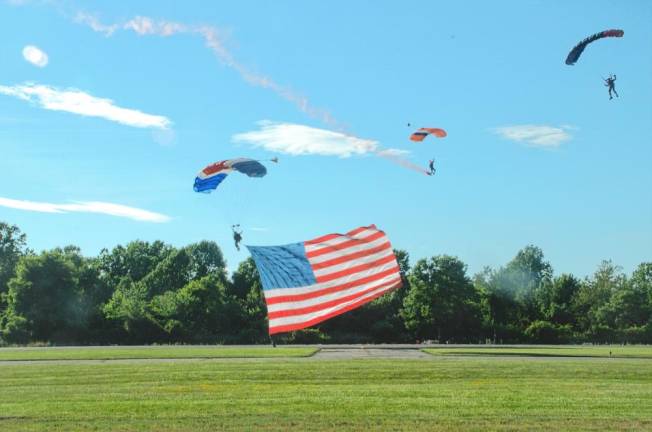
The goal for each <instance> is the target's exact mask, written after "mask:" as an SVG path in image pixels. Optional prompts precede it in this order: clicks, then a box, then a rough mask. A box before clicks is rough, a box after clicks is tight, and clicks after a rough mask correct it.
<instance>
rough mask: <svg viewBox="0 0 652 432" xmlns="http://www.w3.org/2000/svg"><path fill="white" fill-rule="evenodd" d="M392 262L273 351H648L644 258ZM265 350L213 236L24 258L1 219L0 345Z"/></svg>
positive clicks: (650, 323) (244, 292)
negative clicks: (476, 265)
mask: <svg viewBox="0 0 652 432" xmlns="http://www.w3.org/2000/svg"><path fill="white" fill-rule="evenodd" d="M395 253H396V256H397V259H398V261H399V265H400V268H401V275H402V279H403V287H402V288H401V289H399V290H396V291H393V292H392V293H389V294H387V295H385V296H382V297H380V298H378V299H376V300H375V301H373V302H372V303H369V304H367V305H365V306H363V307H362V308H359V309H357V310H354V311H351V312H348V313H346V314H343V315H340V316H338V317H336V318H333V319H331V320H329V321H326V322H324V323H322V324H321V325H319V326H316V327H314V328H311V329H306V330H301V331H296V332H292V333H288V334H284V335H277V336H275V338H276V342H279V343H318V342H320V343H371V342H375V343H383V342H384V343H389V342H394V343H400V342H415V341H426V340H432V341H437V342H440V343H487V342H492V343H587V342H589V343H652V263H641V264H640V265H639V266H638V267H637V268H636V269H635V270H634V272H633V273H632V274H631V275H626V274H624V273H623V272H622V269H621V268H620V267H618V266H616V265H614V264H613V263H612V262H611V261H603V262H602V263H601V264H600V265H599V266H598V268H597V269H596V271H595V273H594V274H593V275H591V276H589V277H585V278H583V279H580V278H578V277H576V276H574V275H572V274H561V275H555V274H554V273H553V269H552V266H551V265H550V263H549V262H547V261H546V260H545V257H544V254H543V252H542V250H541V249H540V248H538V247H536V246H532V245H529V246H526V247H524V248H523V249H521V250H520V251H518V253H517V254H516V255H515V256H514V258H513V259H512V260H511V261H509V262H508V263H507V264H505V265H504V266H502V267H499V268H495V269H492V268H488V267H487V268H485V269H484V270H483V271H481V272H479V273H478V274H475V275H472V276H471V275H469V274H468V272H467V266H466V265H465V264H464V262H462V261H461V260H460V259H459V258H457V257H453V256H448V255H437V256H433V257H430V258H425V259H420V260H418V261H417V262H415V263H414V264H413V265H412V264H411V263H410V259H409V254H408V253H407V252H406V251H402V250H395ZM269 342H270V339H269V336H268V334H267V318H266V307H265V302H264V297H263V294H262V287H261V285H260V280H259V278H258V273H257V271H256V267H255V265H254V262H253V260H252V259H251V258H248V259H247V260H245V261H243V262H242V263H240V265H239V266H238V268H237V269H236V270H235V271H234V272H233V273H232V274H231V275H229V274H228V272H227V269H226V263H225V261H224V257H223V255H222V252H221V250H220V248H219V246H218V245H217V244H216V243H215V242H212V241H202V242H199V243H194V244H191V245H188V246H185V247H183V248H176V247H173V246H171V245H168V244H165V243H164V242H161V241H154V242H145V241H139V240H137V241H132V242H130V243H128V244H127V245H125V246H122V245H119V246H116V247H114V248H113V249H111V250H108V249H103V250H102V251H101V252H100V253H99V255H98V256H96V257H85V256H83V255H82V253H81V251H80V249H79V248H78V247H76V246H66V247H63V248H55V249H52V250H47V251H43V252H41V253H35V252H34V251H32V250H30V249H29V248H28V247H27V239H26V236H25V234H24V233H22V232H21V230H20V229H19V227H17V226H15V225H9V224H7V223H3V222H0V345H3V344H4V345H6V344H29V343H50V344H150V343H193V344H203V343H207V344H214V343H219V344H236V343H237V344H244V343H246V344H257V343H261V344H263V343H269Z"/></svg>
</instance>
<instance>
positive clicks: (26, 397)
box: [0, 356, 652, 431]
mask: <svg viewBox="0 0 652 432" xmlns="http://www.w3.org/2000/svg"><path fill="white" fill-rule="evenodd" d="M290 429H292V430H296V431H303V430H330V431H336V430H337V431H339V430H401V431H414V430H460V429H464V430H482V431H490V430H499V429H500V430H524V429H526V430H546V431H557V430H600V431H604V430H618V429H627V430H641V431H642V430H651V429H652V361H648V360H643V359H615V358H610V359H600V358H545V357H544V358H531V359H527V358H526V359H524V358H516V357H501V358H498V357H496V358H487V357H482V358H480V357H460V356H456V357H444V356H441V357H439V356H433V358H432V359H426V360H342V361H325V360H316V359H310V358H293V359H250V360H238V359H234V360H228V359H226V360H217V361H207V360H196V361H194V360H191V361H185V362H162V361H148V362H144V363H143V362H139V363H133V362H123V363H96V364H88V363H84V364H81V363H79V362H74V361H73V362H70V363H65V362H64V363H59V362H57V363H50V364H47V363H32V364H16V363H4V364H2V365H0V430H2V431H13V430H21V431H22V430H24V431H31V430H62V431H71V430H75V431H77V430H89V431H90V430H92V431H109V430H111V431H141V430H173V431H215V430H238V431H239V430H252V431H258V430H263V431H268V430H274V431H285V430H290Z"/></svg>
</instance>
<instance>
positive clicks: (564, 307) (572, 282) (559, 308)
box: [538, 274, 582, 325]
mask: <svg viewBox="0 0 652 432" xmlns="http://www.w3.org/2000/svg"><path fill="white" fill-rule="evenodd" d="M581 286H582V283H581V281H579V280H578V279H577V278H576V277H575V276H573V275H571V274H562V275H561V276H559V277H556V278H554V279H553V281H552V283H549V284H544V285H543V286H542V287H541V290H540V291H539V296H538V303H539V308H540V312H541V315H542V316H543V317H544V319H545V320H547V321H549V322H551V323H553V324H559V325H566V324H568V325H574V324H575V315H574V313H573V299H574V297H575V295H576V294H577V292H578V291H579V290H580V287H581Z"/></svg>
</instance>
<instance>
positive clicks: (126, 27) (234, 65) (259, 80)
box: [75, 12, 343, 129]
mask: <svg viewBox="0 0 652 432" xmlns="http://www.w3.org/2000/svg"><path fill="white" fill-rule="evenodd" d="M75 21H76V22H78V23H80V24H84V25H86V26H88V27H89V28H91V29H92V30H93V31H96V32H98V33H102V34H104V35H105V36H107V37H108V36H112V35H113V34H114V33H116V32H117V31H119V30H123V31H131V32H134V33H136V34H138V35H140V36H160V37H169V36H174V35H179V34H190V35H196V36H199V37H201V38H202V39H203V40H204V43H205V44H206V47H208V48H209V49H210V50H211V51H212V52H213V54H214V55H215V56H216V57H217V58H218V59H219V60H220V61H221V62H222V63H223V64H225V65H226V66H227V67H229V68H231V69H233V70H235V71H236V72H237V73H238V74H239V75H240V77H241V78H242V79H243V80H244V81H245V82H247V83H248V84H250V85H252V86H256V87H261V88H265V89H268V90H271V91H272V92H274V93H276V94H277V95H278V96H280V97H282V98H283V99H285V100H287V101H288V102H291V103H293V104H294V105H295V106H296V107H297V108H298V109H299V110H301V111H302V112H303V113H305V114H307V115H309V116H310V117H312V118H315V119H318V120H320V121H322V122H324V123H325V124H327V125H329V126H331V127H334V128H336V129H343V125H341V124H339V122H337V120H335V118H333V116H332V115H331V114H330V113H329V112H328V111H327V110H325V109H322V108H318V107H315V106H313V105H312V104H311V103H310V101H309V100H308V98H307V97H306V96H304V95H302V94H300V93H298V92H296V91H294V90H292V89H291V88H290V87H287V86H284V85H281V84H279V83H277V82H276V81H274V80H273V79H271V78H270V77H268V76H266V75H263V74H260V73H257V72H254V71H253V70H251V69H250V68H248V67H247V66H245V65H244V64H242V63H240V62H239V61H237V60H236V59H235V57H234V56H233V54H232V53H231V51H229V49H227V48H226V46H225V43H224V40H223V37H222V34H223V32H221V31H220V30H219V29H218V28H217V27H214V26H209V25H188V24H183V23H178V22H174V21H166V20H156V19H153V18H149V17H144V16H137V17H135V18H133V19H130V20H128V21H123V22H120V23H113V24H104V23H102V22H101V21H100V20H99V19H98V18H97V16H95V15H92V14H89V13H86V12H78V13H77V14H76V16H75Z"/></svg>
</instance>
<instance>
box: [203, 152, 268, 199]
mask: <svg viewBox="0 0 652 432" xmlns="http://www.w3.org/2000/svg"><path fill="white" fill-rule="evenodd" d="M233 171H238V172H241V173H242V174H245V175H247V176H249V177H264V176H265V175H266V174H267V168H265V166H264V165H263V164H261V163H260V162H258V161H257V160H254V159H249V158H238V159H227V160H223V161H219V162H215V163H214V164H211V165H208V166H207V167H206V168H204V169H203V170H201V171H199V174H197V177H195V185H194V186H193V189H194V190H195V192H205V193H210V192H211V191H212V190H214V189H216V188H217V187H218V186H219V184H220V183H222V181H223V180H224V179H225V178H226V176H227V175H229V174H230V173H231V172H233Z"/></svg>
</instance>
